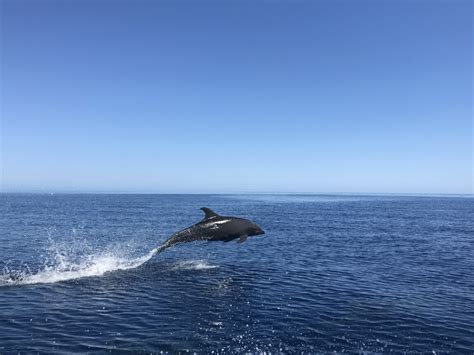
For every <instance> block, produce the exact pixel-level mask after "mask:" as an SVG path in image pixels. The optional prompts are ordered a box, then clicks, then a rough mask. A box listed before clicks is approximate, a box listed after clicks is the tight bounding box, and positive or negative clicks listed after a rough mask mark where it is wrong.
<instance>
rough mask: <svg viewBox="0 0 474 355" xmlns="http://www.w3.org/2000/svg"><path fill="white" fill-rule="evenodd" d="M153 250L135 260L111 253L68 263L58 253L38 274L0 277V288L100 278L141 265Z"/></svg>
mask: <svg viewBox="0 0 474 355" xmlns="http://www.w3.org/2000/svg"><path fill="white" fill-rule="evenodd" d="M155 252H156V249H153V250H152V251H150V252H149V253H148V254H146V255H144V256H141V257H137V258H126V257H120V256H117V254H116V253H113V252H110V251H109V252H103V253H99V254H98V255H88V256H87V258H85V260H82V261H79V262H74V261H70V260H69V258H68V256H67V255H64V254H62V253H59V254H58V255H57V256H56V263H54V264H53V265H45V266H44V267H43V268H42V269H41V270H39V271H38V272H35V273H32V272H29V271H28V272H21V273H15V274H14V276H13V275H12V273H10V272H7V273H4V275H2V276H0V286H6V285H30V284H41V283H55V282H60V281H67V280H74V279H80V278H83V277H92V276H102V275H104V274H105V273H108V272H112V271H117V270H128V269H133V268H136V267H138V266H140V265H143V264H144V263H145V262H147V261H148V260H150V259H151V258H152V257H153V255H154V254H155Z"/></svg>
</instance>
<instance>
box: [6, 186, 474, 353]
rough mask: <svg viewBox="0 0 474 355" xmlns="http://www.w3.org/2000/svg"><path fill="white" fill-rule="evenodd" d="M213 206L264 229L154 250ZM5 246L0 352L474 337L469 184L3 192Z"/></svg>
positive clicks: (378, 348)
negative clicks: (449, 193) (458, 191)
mask: <svg viewBox="0 0 474 355" xmlns="http://www.w3.org/2000/svg"><path fill="white" fill-rule="evenodd" d="M202 206H208V207H211V208H213V209H215V210H216V212H220V213H222V214H223V215H237V216H243V217H247V218H250V219H252V220H254V221H255V222H257V223H258V224H259V225H261V226H262V227H263V228H264V229H265V230H266V232H267V235H266V236H265V237H254V238H250V239H249V240H248V241H247V242H245V243H243V244H242V245H238V244H236V243H225V244H224V243H219V242H214V243H212V242H211V243H205V242H204V243H194V244H188V245H181V246H177V247H176V248H173V249H170V250H167V251H166V252H164V253H163V254H161V255H158V256H155V257H152V258H151V259H150V260H148V261H146V260H147V259H148V258H149V257H150V255H148V254H149V252H150V250H152V249H153V248H154V247H156V246H157V244H159V242H162V241H163V240H164V239H165V238H166V237H167V236H168V235H170V234H171V233H172V232H174V231H176V230H178V229H181V228H182V227H185V226H187V225H190V224H193V223H195V222H197V221H198V220H200V219H201V218H202V213H201V211H199V207H202ZM0 245H1V247H0V353H4V352H13V351H24V350H26V351H40V352H47V353H51V352H74V351H75V352H85V351H91V352H95V351H99V352H100V351H108V350H110V351H121V352H122V353H123V352H127V351H129V352H132V353H136V352H145V351H146V352H159V351H169V352H175V351H187V350H189V351H196V352H206V353H210V352H212V351H214V352H221V353H222V352H224V353H231V352H232V353H234V352H264V351H266V352H285V353H288V352H311V353H314V352H329V351H337V352H344V351H350V352H354V351H368V352H389V351H396V352H402V351H410V352H411V351H417V352H432V351H435V352H454V353H472V350H473V349H474V275H473V270H474V254H473V252H474V199H473V198H470V197H403V196H323V195H309V196H303V195H296V196H289V195H262V196H259V195H251V196H211V195H52V196H49V195H5V194H4V195H0ZM145 261H146V262H145Z"/></svg>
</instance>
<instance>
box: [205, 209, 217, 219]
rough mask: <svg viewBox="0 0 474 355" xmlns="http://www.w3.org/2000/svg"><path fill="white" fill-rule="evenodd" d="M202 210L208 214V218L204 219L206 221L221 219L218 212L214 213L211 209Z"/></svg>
mask: <svg viewBox="0 0 474 355" xmlns="http://www.w3.org/2000/svg"><path fill="white" fill-rule="evenodd" d="M201 210H203V211H204V213H205V214H206V217H204V219H210V218H216V217H219V215H218V214H217V213H216V212H214V211H213V210H211V209H210V208H207V207H201Z"/></svg>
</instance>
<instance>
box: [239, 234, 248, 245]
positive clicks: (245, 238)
mask: <svg viewBox="0 0 474 355" xmlns="http://www.w3.org/2000/svg"><path fill="white" fill-rule="evenodd" d="M247 237H248V235H247V234H242V235H241V236H240V238H239V240H238V241H237V243H243V242H245V241H246V240H247Z"/></svg>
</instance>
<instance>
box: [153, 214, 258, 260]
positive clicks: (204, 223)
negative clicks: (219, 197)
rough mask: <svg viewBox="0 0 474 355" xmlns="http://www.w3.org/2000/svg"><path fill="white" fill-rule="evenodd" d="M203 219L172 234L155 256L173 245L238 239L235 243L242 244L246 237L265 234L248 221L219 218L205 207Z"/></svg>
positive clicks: (236, 218)
mask: <svg viewBox="0 0 474 355" xmlns="http://www.w3.org/2000/svg"><path fill="white" fill-rule="evenodd" d="M201 210H202V211H203V212H204V213H205V216H204V218H203V219H202V220H201V221H200V222H198V223H196V224H193V225H192V226H190V227H188V228H185V229H183V230H180V231H179V232H176V233H174V234H173V235H172V236H171V237H169V238H168V240H166V242H164V243H163V245H161V246H160V247H158V248H156V250H155V254H158V253H161V252H162V251H163V250H165V249H167V248H170V247H172V246H173V245H175V244H180V243H189V242H194V241H195V240H209V241H216V240H220V241H223V242H230V241H231V240H234V239H237V238H239V240H238V241H237V243H243V242H245V240H246V239H247V237H250V236H254V235H260V234H264V233H265V232H264V231H263V230H262V228H260V227H259V226H257V225H256V224H255V223H253V222H251V221H249V220H248V219H244V218H238V217H226V216H220V215H218V214H217V213H215V212H214V211H212V210H211V209H209V208H207V207H202V208H201Z"/></svg>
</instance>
